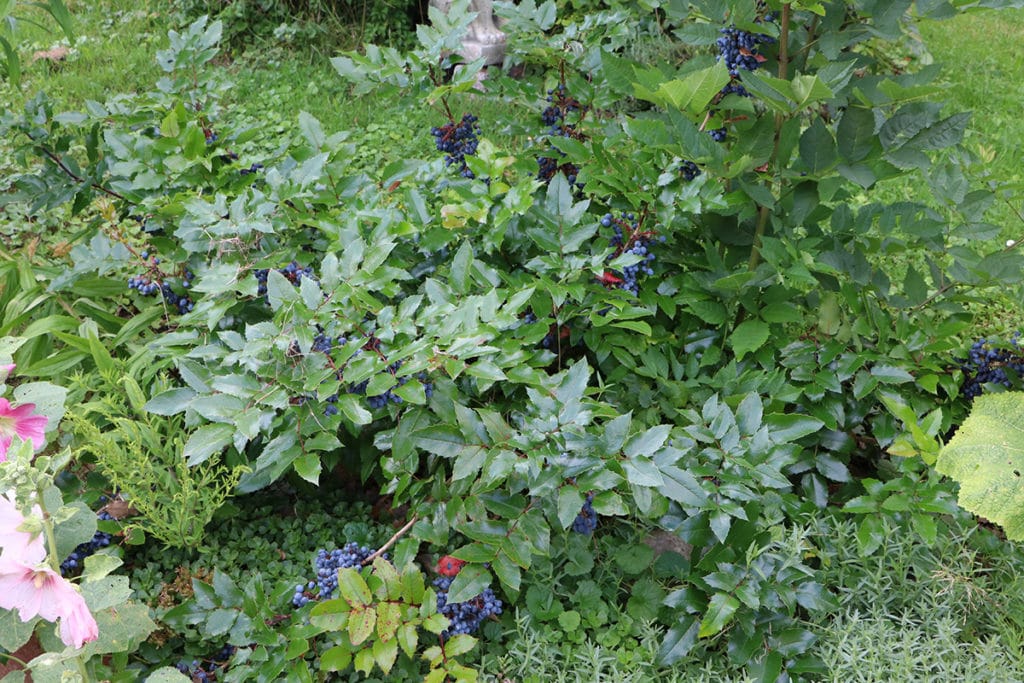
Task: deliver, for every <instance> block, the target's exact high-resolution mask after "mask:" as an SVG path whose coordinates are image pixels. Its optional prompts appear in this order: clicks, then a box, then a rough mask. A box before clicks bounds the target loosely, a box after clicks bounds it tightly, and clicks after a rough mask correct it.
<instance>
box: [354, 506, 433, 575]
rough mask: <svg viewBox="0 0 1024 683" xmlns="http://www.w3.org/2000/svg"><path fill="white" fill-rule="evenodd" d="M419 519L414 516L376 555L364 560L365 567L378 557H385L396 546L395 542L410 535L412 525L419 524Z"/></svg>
mask: <svg viewBox="0 0 1024 683" xmlns="http://www.w3.org/2000/svg"><path fill="white" fill-rule="evenodd" d="M419 519H420V518H419V517H418V516H416V515H413V516H412V519H410V520H409V521H408V522H406V523H405V526H403V527H402V528H401V529H399V530H398V531H397V532H395V535H394V536H392V537H391V538H389V539H388V542H387V543H385V544H384V545H382V546H381V547H380V548H378V549H377V551H376V552H375V553H373V554H372V555H370V556H369V557H367V558H366V559H365V560H363V564H364V565H367V564H371V563H372V562H373V561H374V560H376V559H377V558H378V557H380V556H381V555H383V554H384V551H386V550H387V549H388V548H390V547H391V546H393V545H394V544H395V541H397V540H398V539H400V538H401V537H402V536H404V535H405V534H406V533H408V531H409V529H411V528H412V525H413V524H415V523H416V522H418V521H419Z"/></svg>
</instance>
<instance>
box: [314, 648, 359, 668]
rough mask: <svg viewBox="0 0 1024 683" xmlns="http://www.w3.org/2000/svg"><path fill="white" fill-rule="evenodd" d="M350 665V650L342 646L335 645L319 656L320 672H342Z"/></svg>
mask: <svg viewBox="0 0 1024 683" xmlns="http://www.w3.org/2000/svg"><path fill="white" fill-rule="evenodd" d="M351 663H352V650H350V649H349V648H348V647H346V646H344V645H335V646H334V647H332V648H331V649H329V650H327V652H325V653H323V654H322V655H320V669H321V670H322V671H344V670H345V669H347V668H348V667H349V665H350V664H351Z"/></svg>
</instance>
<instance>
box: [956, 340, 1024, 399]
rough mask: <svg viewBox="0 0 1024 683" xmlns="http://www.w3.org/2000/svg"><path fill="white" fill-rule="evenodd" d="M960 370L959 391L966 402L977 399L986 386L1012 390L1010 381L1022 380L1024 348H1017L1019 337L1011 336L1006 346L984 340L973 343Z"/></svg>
mask: <svg viewBox="0 0 1024 683" xmlns="http://www.w3.org/2000/svg"><path fill="white" fill-rule="evenodd" d="M962 369H963V371H964V376H965V380H964V386H963V388H962V389H961V390H960V391H961V393H962V394H963V395H964V396H966V397H967V398H974V397H975V396H980V395H981V394H982V392H983V391H984V390H985V385H986V384H1000V385H1002V386H1004V387H1006V388H1012V387H1013V380H1019V379H1020V378H1022V377H1024V348H1022V347H1021V345H1020V333H1019V332H1018V333H1017V334H1015V335H1013V339H1011V340H1010V344H1009V345H1005V344H1003V345H1000V344H998V343H996V342H993V341H989V340H988V339H979V340H978V341H976V342H974V344H973V345H971V350H970V351H969V352H968V354H967V358H966V359H965V360H964V361H963V363H962Z"/></svg>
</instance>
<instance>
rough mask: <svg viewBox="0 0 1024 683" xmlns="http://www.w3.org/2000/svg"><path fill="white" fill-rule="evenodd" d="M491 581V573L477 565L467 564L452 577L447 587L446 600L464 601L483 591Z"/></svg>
mask: <svg viewBox="0 0 1024 683" xmlns="http://www.w3.org/2000/svg"><path fill="white" fill-rule="evenodd" d="M490 583H491V575H490V573H488V571H487V570H486V569H484V568H483V567H481V566H479V565H475V564H467V565H466V566H464V567H463V568H462V570H461V571H459V574H458V576H456V577H455V578H454V579H452V585H451V586H450V587H449V588H448V602H466V601H467V600H472V599H473V598H475V597H476V596H478V595H480V594H481V593H483V592H484V589H485V588H487V586H488V585H490Z"/></svg>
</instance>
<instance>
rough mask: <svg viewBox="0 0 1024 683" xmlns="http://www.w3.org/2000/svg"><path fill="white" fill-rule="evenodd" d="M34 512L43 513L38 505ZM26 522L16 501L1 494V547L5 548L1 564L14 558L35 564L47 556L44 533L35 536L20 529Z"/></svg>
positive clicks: (17, 561) (0, 560)
mask: <svg viewBox="0 0 1024 683" xmlns="http://www.w3.org/2000/svg"><path fill="white" fill-rule="evenodd" d="M33 512H34V514H36V515H39V516H41V515H42V510H40V509H39V506H38V505H37V506H35V507H34V509H33ZM24 522H25V516H24V515H22V514H21V511H20V510H19V509H18V506H17V505H16V504H15V503H14V501H12V500H11V499H10V498H7V497H6V496H0V548H2V549H3V555H2V556H0V564H3V562H4V561H9V560H11V559H12V558H13V560H14V561H15V562H16V563H20V564H23V565H35V564H38V563H39V562H41V561H42V560H43V558H44V557H46V546H45V544H44V541H43V537H42V535H37V536H33V535H32V534H30V533H28V532H27V531H18V527H20V526H21V525H22V524H23V523H24ZM0 571H4V570H3V569H0Z"/></svg>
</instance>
